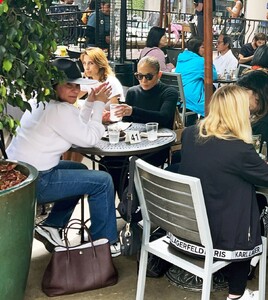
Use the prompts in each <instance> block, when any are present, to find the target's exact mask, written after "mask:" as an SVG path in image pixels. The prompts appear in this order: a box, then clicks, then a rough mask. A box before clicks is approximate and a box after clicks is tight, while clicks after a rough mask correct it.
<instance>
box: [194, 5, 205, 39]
mask: <svg viewBox="0 0 268 300" xmlns="http://www.w3.org/2000/svg"><path fill="white" fill-rule="evenodd" d="M203 2H204V1H203V0H195V1H194V6H195V14H196V16H197V34H198V36H199V37H200V38H201V39H204V14H203V9H204V3H203Z"/></svg>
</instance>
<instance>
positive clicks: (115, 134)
mask: <svg viewBox="0 0 268 300" xmlns="http://www.w3.org/2000/svg"><path fill="white" fill-rule="evenodd" d="M108 134H109V142H110V144H117V143H118V142H119V135H120V130H119V129H118V128H117V127H115V126H108Z"/></svg>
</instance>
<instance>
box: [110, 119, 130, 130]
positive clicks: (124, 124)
mask: <svg viewBox="0 0 268 300" xmlns="http://www.w3.org/2000/svg"><path fill="white" fill-rule="evenodd" d="M131 124H132V122H122V121H120V122H117V123H114V124H112V125H109V126H111V127H116V128H118V130H120V131H121V130H122V131H124V130H126V129H128V127H129V126H130V125H131Z"/></svg>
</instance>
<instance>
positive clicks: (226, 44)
mask: <svg viewBox="0 0 268 300" xmlns="http://www.w3.org/2000/svg"><path fill="white" fill-rule="evenodd" d="M231 48H232V39H231V38H230V37H229V36H228V35H224V34H220V35H219V37H218V41H217V51H218V53H219V55H218V56H217V57H215V59H214V61H213V64H214V66H215V68H216V71H217V74H220V75H224V73H225V72H227V73H230V72H231V71H234V70H236V68H237V64H238V61H237V59H236V58H235V56H234V55H233V52H232V50H231Z"/></svg>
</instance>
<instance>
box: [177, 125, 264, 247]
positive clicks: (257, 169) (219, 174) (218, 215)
mask: <svg viewBox="0 0 268 300" xmlns="http://www.w3.org/2000/svg"><path fill="white" fill-rule="evenodd" d="M196 137H197V127H196V126H191V127H188V128H186V129H185V130H184V132H183V135H182V152H181V154H182V156H181V165H180V173H182V174H185V175H190V176H195V177H198V178H200V180H201V184H202V188H203V193H204V198H205V203H206V208H207V213H208V218H209V223H210V228H211V235H212V240H213V246H214V248H217V249H224V250H230V251H234V250H252V249H254V247H256V246H258V245H260V244H261V235H260V222H259V217H260V214H259V210H258V205H257V200H256V193H255V188H254V185H261V186H267V187H268V165H267V164H266V163H265V162H264V161H263V160H262V159H261V158H260V157H259V155H258V154H257V153H256V151H255V149H254V147H253V145H251V144H246V143H244V142H243V141H241V140H222V139H218V138H210V139H208V140H206V141H205V142H200V141H198V140H197V138H196Z"/></svg>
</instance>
